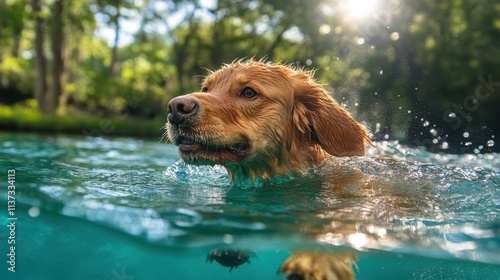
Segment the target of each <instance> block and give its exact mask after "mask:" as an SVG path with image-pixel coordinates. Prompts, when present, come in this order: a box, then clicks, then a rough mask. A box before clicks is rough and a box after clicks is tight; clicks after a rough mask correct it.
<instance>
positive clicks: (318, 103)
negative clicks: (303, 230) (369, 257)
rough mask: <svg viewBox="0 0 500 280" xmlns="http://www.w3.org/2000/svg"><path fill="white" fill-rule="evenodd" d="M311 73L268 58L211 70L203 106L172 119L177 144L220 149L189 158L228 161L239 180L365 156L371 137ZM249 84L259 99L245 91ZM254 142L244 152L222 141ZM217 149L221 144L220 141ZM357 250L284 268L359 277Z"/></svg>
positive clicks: (295, 273)
mask: <svg viewBox="0 0 500 280" xmlns="http://www.w3.org/2000/svg"><path fill="white" fill-rule="evenodd" d="M312 74H313V73H312V72H309V71H304V70H302V69H297V68H293V67H289V66H285V65H282V64H273V63H267V62H263V61H254V60H248V61H236V62H233V63H231V64H227V65H224V66H223V67H222V68H221V69H219V70H217V71H215V72H210V73H209V75H208V76H207V77H206V78H205V79H204V81H203V84H202V86H201V90H200V92H194V93H191V94H188V95H185V96H184V97H187V98H191V99H193V100H196V102H197V103H198V104H199V107H200V111H199V112H198V113H197V115H196V116H194V117H192V118H190V119H189V120H187V121H186V122H185V123H183V124H180V125H172V124H170V123H167V126H166V127H167V137H168V138H169V139H170V141H172V142H173V143H175V142H176V140H178V138H180V137H190V138H192V139H195V140H196V141H197V143H201V144H204V145H206V146H207V147H221V149H220V153H217V152H208V150H209V149H208V148H207V151H206V152H205V153H200V154H194V155H183V154H182V153H181V157H182V158H183V160H184V161H186V162H187V163H190V164H198V165H202V164H203V165H207V164H208V165H214V164H220V165H222V166H224V167H225V168H226V170H227V172H228V175H229V178H230V179H231V180H232V181H233V182H236V183H238V182H243V181H246V180H251V181H252V182H253V181H255V180H256V178H260V179H270V178H272V177H274V176H276V175H285V176H287V175H293V174H297V173H301V172H303V171H305V170H307V169H309V168H312V167H315V166H316V165H318V164H320V163H321V162H322V161H323V160H324V159H325V158H331V157H332V156H362V155H364V154H365V144H371V142H370V140H369V138H368V135H367V131H366V129H365V128H364V127H363V126H362V125H361V124H359V123H358V122H356V121H355V120H354V119H353V118H352V117H351V115H350V114H349V113H348V112H347V111H346V110H345V109H344V108H342V106H340V105H339V104H338V103H337V102H336V101H335V100H334V99H333V98H332V97H331V96H330V95H329V94H328V93H327V91H326V90H325V88H324V87H323V86H322V85H320V84H318V83H316V82H315V81H314V79H313V78H312ZM245 87H250V88H252V89H253V90H255V91H256V92H257V93H258V96H257V97H256V98H255V99H252V100H248V99H245V98H242V96H241V95H240V93H241V92H242V90H243V89H244V88H245ZM241 142H244V143H248V144H249V147H250V148H249V151H248V154H246V155H245V157H238V156H237V155H234V154H231V153H230V152H227V151H226V150H224V149H223V148H222V147H227V146H231V145H235V144H237V143H241ZM215 150H216V151H217V148H215ZM354 264H355V258H354V256H353V255H351V254H338V253H318V252H313V251H301V252H295V253H293V254H292V255H291V256H290V257H289V258H288V259H287V260H286V261H285V262H284V263H283V265H282V266H281V268H280V270H279V271H280V272H281V273H283V274H285V275H286V276H287V277H288V278H289V279H305V280H309V279H316V280H319V279H325V280H326V279H328V280H330V279H354V271H353V269H352V266H353V265H354Z"/></svg>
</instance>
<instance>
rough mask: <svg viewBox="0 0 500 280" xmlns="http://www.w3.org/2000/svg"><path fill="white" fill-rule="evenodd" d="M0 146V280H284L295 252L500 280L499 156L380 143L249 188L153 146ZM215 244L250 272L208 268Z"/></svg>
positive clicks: (40, 142)
mask: <svg viewBox="0 0 500 280" xmlns="http://www.w3.org/2000/svg"><path fill="white" fill-rule="evenodd" d="M0 140H1V141H0V160H1V161H0V166H1V168H0V170H1V172H2V174H1V175H0V178H2V179H1V180H2V181H1V183H0V185H1V186H2V193H1V196H0V205H1V206H0V207H1V211H0V216H1V217H2V219H3V220H4V221H7V218H8V212H7V209H8V206H7V203H8V202H7V200H8V197H7V193H6V190H7V186H8V172H7V170H15V186H16V192H15V200H16V204H15V213H14V216H13V217H15V218H17V220H16V221H15V225H16V228H15V232H14V234H15V235H14V238H15V241H16V243H15V246H16V247H15V270H16V272H14V273H13V272H10V271H8V268H9V267H10V264H9V263H7V260H8V258H9V256H7V254H11V253H10V249H11V248H10V246H11V245H9V244H8V240H9V239H8V237H9V235H12V232H11V231H10V230H9V228H8V227H5V226H4V227H3V229H1V230H0V239H1V240H0V241H1V244H0V255H2V256H3V261H2V265H1V266H0V279H108V280H109V279H113V280H125V279H130V280H131V279H284V277H283V276H281V275H278V274H277V273H276V272H277V270H278V267H279V266H280V265H281V263H282V262H283V261H284V260H285V259H286V258H287V257H288V256H289V253H290V251H291V250H293V249H296V248H308V249H310V250H332V251H336V250H343V251H345V250H348V251H352V252H354V253H355V254H356V256H357V258H358V260H359V261H358V266H359V269H358V270H356V274H357V278H358V279H500V276H499V275H500V172H499V170H500V157H499V156H498V154H489V155H448V154H430V153H427V152H425V151H423V150H419V149H412V148H408V147H406V146H404V145H400V144H398V143H397V142H380V143H377V146H378V147H377V148H376V149H374V148H370V149H369V150H368V156H367V157H361V158H340V159H336V161H335V162H334V163H333V162H327V163H325V164H324V165H322V166H321V167H320V168H318V169H317V170H313V171H311V172H309V173H308V174H305V175H304V176H301V177H299V178H294V179H293V180H281V181H275V182H268V183H265V184H264V185H263V186H260V187H251V186H232V185H231V184H230V183H229V182H228V180H227V178H226V176H225V171H224V170H223V168H221V167H193V166H186V165H184V164H182V163H180V162H178V155H177V150H176V148H175V147H174V146H171V145H167V144H161V143H158V142H157V141H146V140H137V139H131V138H90V137H75V136H64V135H61V136H46V135H33V134H4V133H2V134H0ZM10 217H12V216H10ZM8 222H9V221H7V222H6V223H8ZM217 248H241V249H245V250H248V251H249V252H252V256H251V258H250V262H251V264H248V263H245V264H243V265H241V266H239V267H237V268H235V269H233V270H232V271H231V272H229V268H227V267H223V266H221V265H219V264H218V263H216V262H212V263H207V262H206V258H207V253H208V252H209V251H211V250H213V249H217ZM253 253H255V256H254V255H253Z"/></svg>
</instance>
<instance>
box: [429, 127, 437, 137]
mask: <svg viewBox="0 0 500 280" xmlns="http://www.w3.org/2000/svg"><path fill="white" fill-rule="evenodd" d="M429 132H430V133H431V134H432V136H437V134H438V132H437V131H436V130H435V129H434V128H433V129H431V130H430V131H429Z"/></svg>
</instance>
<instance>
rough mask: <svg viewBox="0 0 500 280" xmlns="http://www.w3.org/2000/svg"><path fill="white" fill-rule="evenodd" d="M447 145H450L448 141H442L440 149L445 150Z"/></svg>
mask: <svg viewBox="0 0 500 280" xmlns="http://www.w3.org/2000/svg"><path fill="white" fill-rule="evenodd" d="M449 147H450V146H449V144H448V142H443V143H441V149H443V150H446V149H448V148H449Z"/></svg>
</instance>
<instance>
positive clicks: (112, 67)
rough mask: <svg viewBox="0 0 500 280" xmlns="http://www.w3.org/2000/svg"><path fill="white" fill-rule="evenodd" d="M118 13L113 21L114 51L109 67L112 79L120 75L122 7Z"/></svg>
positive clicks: (118, 8) (118, 7)
mask: <svg viewBox="0 0 500 280" xmlns="http://www.w3.org/2000/svg"><path fill="white" fill-rule="evenodd" d="M116 9H117V12H116V16H115V18H114V19H113V23H114V25H115V38H114V42H113V50H112V53H111V65H110V66H109V73H110V75H111V77H113V78H116V76H117V75H118V67H119V65H118V41H119V40H120V16H121V14H120V6H119V5H118V6H117V7H116Z"/></svg>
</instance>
